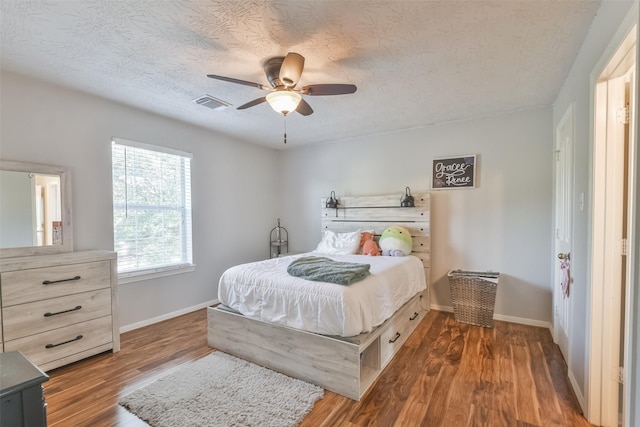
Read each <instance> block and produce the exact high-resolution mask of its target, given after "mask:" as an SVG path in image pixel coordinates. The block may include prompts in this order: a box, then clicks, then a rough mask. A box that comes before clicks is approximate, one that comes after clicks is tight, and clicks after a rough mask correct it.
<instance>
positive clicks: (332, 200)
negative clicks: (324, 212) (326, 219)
mask: <svg viewBox="0 0 640 427" xmlns="http://www.w3.org/2000/svg"><path fill="white" fill-rule="evenodd" d="M339 204H340V202H339V201H338V199H336V193H335V191H332V192H331V195H330V196H329V198H328V199H327V202H326V203H325V206H326V207H327V208H329V209H336V208H337V207H338V205H339Z"/></svg>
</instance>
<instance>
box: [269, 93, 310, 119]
mask: <svg viewBox="0 0 640 427" xmlns="http://www.w3.org/2000/svg"><path fill="white" fill-rule="evenodd" d="M301 100H302V96H300V94H299V93H297V92H293V91H290V90H278V91H275V92H271V93H269V94H267V102H268V103H269V105H271V108H273V109H274V110H275V111H276V112H278V113H281V114H283V115H285V116H286V115H287V114H288V113H290V112H292V111H294V110H295V109H296V108H298V104H300V101H301Z"/></svg>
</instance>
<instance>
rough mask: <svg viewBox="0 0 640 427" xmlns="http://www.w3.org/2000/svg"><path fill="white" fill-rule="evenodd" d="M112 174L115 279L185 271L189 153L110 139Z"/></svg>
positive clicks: (188, 244)
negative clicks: (117, 277) (116, 262)
mask: <svg viewBox="0 0 640 427" xmlns="http://www.w3.org/2000/svg"><path fill="white" fill-rule="evenodd" d="M112 169H113V170H112V172H113V228H114V248H115V250H116V252H117V253H118V274H119V276H121V277H127V276H132V275H138V274H148V273H149V274H150V273H157V272H162V271H165V270H172V269H176V268H180V267H187V266H191V265H192V260H193V257H192V244H191V154H189V153H183V152H180V151H177V150H172V149H167V148H164V147H155V146H152V145H147V144H142V143H137V142H133V141H127V140H123V139H120V138H114V139H113V141H112Z"/></svg>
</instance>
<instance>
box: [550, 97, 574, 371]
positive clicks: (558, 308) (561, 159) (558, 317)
mask: <svg viewBox="0 0 640 427" xmlns="http://www.w3.org/2000/svg"><path fill="white" fill-rule="evenodd" d="M555 171H556V173H555V181H556V182H555V207H556V212H555V214H556V215H555V222H556V230H555V255H556V257H555V260H554V264H555V275H554V279H555V283H554V289H553V311H554V322H553V327H554V336H555V341H556V343H557V344H558V346H559V347H560V350H561V351H562V355H563V356H564V358H565V360H566V361H567V363H568V362H569V360H570V359H569V331H570V325H569V318H570V316H569V314H570V309H571V308H570V307H571V305H570V302H571V279H570V277H571V235H572V231H573V229H572V221H571V218H572V217H571V214H572V212H571V208H572V205H573V104H572V105H570V106H569V108H568V109H567V111H566V112H565V113H564V116H563V117H562V120H560V123H559V124H558V127H557V128H556V147H555Z"/></svg>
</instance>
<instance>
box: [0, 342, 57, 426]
mask: <svg viewBox="0 0 640 427" xmlns="http://www.w3.org/2000/svg"><path fill="white" fill-rule="evenodd" d="M48 379H49V376H48V375H47V374H45V373H44V372H42V371H41V370H40V369H39V368H38V367H37V366H35V365H34V364H33V363H31V362H30V361H29V360H28V359H27V358H26V357H24V356H23V355H22V353H20V352H19V351H12V352H9V353H0V425H2V426H16V427H19V426H25V427H27V426H28V427H45V426H46V425H47V404H46V403H45V401H44V394H43V390H42V383H44V382H45V381H47V380H48Z"/></svg>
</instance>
